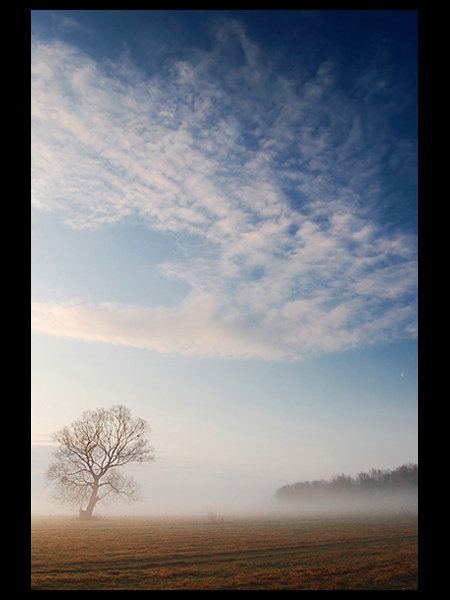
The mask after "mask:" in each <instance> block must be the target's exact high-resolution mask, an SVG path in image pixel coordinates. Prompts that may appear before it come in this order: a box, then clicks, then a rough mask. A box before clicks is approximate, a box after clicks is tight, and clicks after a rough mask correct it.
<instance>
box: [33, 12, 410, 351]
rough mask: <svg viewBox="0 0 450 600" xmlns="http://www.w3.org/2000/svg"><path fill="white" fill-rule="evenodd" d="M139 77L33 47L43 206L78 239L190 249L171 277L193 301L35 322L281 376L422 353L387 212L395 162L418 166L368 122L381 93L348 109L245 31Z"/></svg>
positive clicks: (80, 310) (406, 273) (36, 181)
mask: <svg viewBox="0 0 450 600" xmlns="http://www.w3.org/2000/svg"><path fill="white" fill-rule="evenodd" d="M131 67H132V68H131ZM131 67H130V65H127V68H125V64H124V62H119V63H116V64H112V63H111V64H108V65H106V66H104V65H103V66H102V65H100V64H98V63H97V62H96V61H94V60H93V59H92V58H89V57H87V56H86V55H84V54H83V53H82V52H81V51H79V50H78V49H76V48H73V47H69V46H67V45H64V44H62V43H43V42H39V41H38V42H36V43H35V45H34V47H33V65H32V73H33V84H32V115H33V142H32V148H33V160H32V168H33V171H32V190H33V193H32V201H33V205H34V207H35V208H36V209H38V210H43V211H50V212H55V213H58V214H60V215H61V216H62V218H63V219H64V220H65V222H66V223H68V224H69V225H71V226H72V227H75V228H85V227H89V228H97V227H105V226H108V225H110V224H113V223H120V222H122V221H124V220H126V219H129V218H135V217H137V218H139V219H140V220H142V221H143V222H145V223H146V224H147V226H148V227H149V228H154V229H157V230H160V231H170V232H177V234H179V236H180V240H181V241H182V243H183V245H184V248H185V260H184V261H178V262H167V263H164V264H162V265H160V268H161V271H162V272H163V273H164V274H165V275H166V276H168V277H173V278H177V279H182V280H184V281H186V282H187V283H188V284H189V285H190V286H191V288H192V293H191V294H190V295H189V296H188V297H187V298H186V299H185V301H184V302H183V303H182V304H181V305H180V306H178V307H177V308H175V309H167V308H165V307H160V308H148V307H142V306H141V307H137V306H121V305H118V304H115V303H112V302H106V303H103V304H100V305H92V304H86V303H85V304H79V303H78V304H77V303H75V302H72V303H68V304H58V303H54V302H47V303H40V304H35V305H34V308H33V317H34V318H33V324H34V325H33V326H34V328H35V329H36V330H38V331H42V332H46V333H51V334H53V335H65V336H69V337H73V338H80V339H90V340H97V341H103V342H107V343H120V344H125V345H133V346H137V347H143V348H148V349H152V350H155V351H160V352H177V353H182V354H189V355H191V354H198V355H207V356H215V355H217V356H234V357H243V356H245V357H259V358H268V359H275V360H279V359H283V358H290V359H293V360H295V359H301V358H304V357H306V356H310V355H316V354H321V353H324V352H336V351H342V350H345V349H348V348H353V347H360V346H365V345H371V344H374V343H377V342H380V341H390V340H393V339H403V338H405V337H413V336H414V335H416V310H415V294H416V285H417V274H416V269H417V266H416V248H415V239H414V237H413V236H412V235H411V234H409V233H408V232H404V231H400V230H396V231H392V230H389V229H387V228H386V227H383V226H382V225H381V224H380V220H379V219H378V218H377V217H376V214H375V212H374V208H376V207H377V205H378V204H379V203H380V199H381V198H382V194H383V188H382V172H383V169H384V168H385V163H386V161H387V159H388V158H389V160H390V163H391V164H393V163H395V164H397V165H398V164H401V165H407V166H406V167H405V168H410V167H409V166H408V165H410V161H409V159H408V156H409V152H410V149H409V148H408V149H406V150H404V149H402V148H403V147H402V146H401V145H400V144H399V145H398V147H396V149H395V151H394V150H393V149H392V143H393V142H392V141H390V142H389V152H388V151H387V146H388V144H387V140H388V133H389V132H388V128H387V121H386V120H381V121H380V117H379V116H378V122H377V123H378V127H377V128H376V129H375V128H374V127H373V125H371V119H369V118H367V113H368V112H369V113H370V116H371V117H373V112H374V110H372V109H371V110H369V109H368V108H367V106H368V102H369V99H370V94H371V93H372V92H371V91H370V90H371V87H373V80H372V81H371V82H370V84H369V83H368V82H362V79H361V78H360V80H359V83H358V86H357V90H358V92H357V94H355V95H354V96H351V95H350V94H345V93H344V92H343V91H342V90H341V89H340V88H339V86H338V85H337V81H336V79H337V75H336V73H335V68H334V65H333V64H332V63H331V62H325V63H322V64H321V65H319V66H318V68H317V69H316V70H315V71H313V72H306V71H305V73H302V74H300V73H299V74H297V76H296V77H295V78H291V79H289V78H287V77H286V76H283V75H280V74H279V73H278V72H277V71H276V69H274V68H273V66H272V65H271V64H270V61H268V60H267V57H265V56H264V55H263V52H262V50H261V49H260V48H259V47H257V46H256V45H255V44H254V43H252V42H251V40H249V39H248V37H247V36H246V35H245V32H244V31H243V29H242V28H241V26H240V25H239V24H238V23H236V22H234V21H230V22H222V23H221V25H220V26H219V27H218V29H217V31H216V43H215V46H214V48H213V49H212V50H210V51H209V52H205V51H196V52H193V53H192V56H191V57H190V58H189V59H187V58H185V59H184V60H178V61H176V60H174V61H172V62H171V63H170V64H167V66H166V67H165V68H164V71H163V72H161V73H159V74H156V75H153V76H152V77H146V76H144V75H143V73H142V72H140V71H139V70H138V69H137V68H135V67H134V66H131ZM355 98H356V99H355ZM389 139H390V138H389Z"/></svg>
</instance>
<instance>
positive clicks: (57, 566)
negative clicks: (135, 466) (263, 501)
mask: <svg viewBox="0 0 450 600" xmlns="http://www.w3.org/2000/svg"><path fill="white" fill-rule="evenodd" d="M417 534H418V522H417V517H416V516H414V515H408V514H400V515H389V516H380V515H378V516H373V515H372V516H370V517H368V516H364V517H362V516H357V517H348V516H346V517H336V516H334V517H329V516H328V517H311V516H309V517H304V518H301V517H297V518H289V519H281V518H278V517H273V516H272V517H267V518H223V519H214V520H211V519H208V518H205V519H150V518H149V519H137V518H131V519H125V518H122V519H99V520H97V521H92V522H86V521H81V520H79V519H76V518H73V519H58V518H40V519H33V520H32V563H31V565H32V567H31V582H32V583H31V586H32V587H31V589H34V590H195V589H198V590H240V589H242V590H252V589H255V590H256V589H263V590H266V589H267V590H270V589H272V590H295V589H297V590H319V589H322V590H333V589H334V590H338V589H359V590H369V589H370V590H400V589H408V590H412V589H418V583H417V570H418V565H417V560H418V559H417V543H418V540H417Z"/></svg>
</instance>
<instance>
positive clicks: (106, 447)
mask: <svg viewBox="0 0 450 600" xmlns="http://www.w3.org/2000/svg"><path fill="white" fill-rule="evenodd" d="M150 431H151V430H150V427H149V425H148V423H147V422H146V421H145V420H144V419H141V418H134V417H132V415H131V411H130V410H129V409H128V408H126V407H125V406H121V405H118V406H113V407H112V408H110V409H105V408H99V409H97V410H93V411H85V412H83V413H82V415H81V417H80V418H79V419H78V420H77V421H75V422H74V423H72V424H71V426H70V427H64V428H63V429H61V430H60V431H57V432H56V433H55V434H54V440H55V441H56V442H57V443H58V444H59V448H58V449H57V450H56V451H55V453H54V458H53V461H52V462H51V464H50V466H49V468H48V470H47V474H46V478H47V482H48V483H49V484H50V485H51V486H52V487H53V491H54V498H55V499H56V500H57V501H59V502H61V503H64V504H69V505H75V506H78V509H79V510H80V515H81V516H84V517H86V518H90V517H92V514H93V511H94V508H95V506H96V505H97V503H98V502H100V501H111V500H113V499H115V498H124V499H126V500H127V501H128V502H135V501H136V500H138V499H140V488H139V486H138V484H137V483H136V482H135V481H134V480H133V479H132V478H131V477H128V476H126V475H124V474H123V473H122V472H121V469H122V467H125V466H126V465H128V464H129V463H132V462H137V463H143V462H147V461H151V460H153V448H152V447H151V446H149V443H148V439H147V435H148V434H149V433H150Z"/></svg>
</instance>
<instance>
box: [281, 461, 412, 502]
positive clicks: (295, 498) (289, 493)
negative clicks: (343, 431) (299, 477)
mask: <svg viewBox="0 0 450 600" xmlns="http://www.w3.org/2000/svg"><path fill="white" fill-rule="evenodd" d="M418 484H419V465H417V464H414V463H407V464H404V465H401V466H400V467H397V468H395V469H392V470H390V469H371V470H370V471H369V472H368V473H366V472H361V473H358V474H357V475H356V477H351V476H350V475H344V474H342V475H336V476H334V477H332V478H331V479H330V480H328V481H326V480H325V479H319V480H313V481H302V482H299V483H293V484H290V485H284V486H283V487H280V488H279V489H278V490H277V491H276V499H277V500H278V501H280V502H281V503H283V504H289V505H293V506H295V505H298V506H299V507H300V506H301V507H302V508H314V507H315V508H320V507H322V508H332V507H333V504H335V505H336V506H339V507H342V508H345V503H347V505H348V507H350V508H358V506H367V507H376V505H377V503H381V504H383V502H384V504H385V505H386V506H387V503H388V502H389V501H392V499H396V500H398V501H397V505H401V502H402V501H405V500H408V504H409V505H411V501H413V502H414V499H416V498H417V495H418ZM343 503H344V504H343ZM397 507H398V506H397Z"/></svg>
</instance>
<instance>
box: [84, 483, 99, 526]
mask: <svg viewBox="0 0 450 600" xmlns="http://www.w3.org/2000/svg"><path fill="white" fill-rule="evenodd" d="M97 492H98V481H95V482H94V488H93V490H92V494H91V497H90V499H89V503H88V505H87V507H86V510H81V511H80V516H81V517H82V518H83V519H90V518H91V517H92V513H93V512H94V508H95V505H96V504H97V502H98V501H99V500H100V498H99V497H98V496H97Z"/></svg>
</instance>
